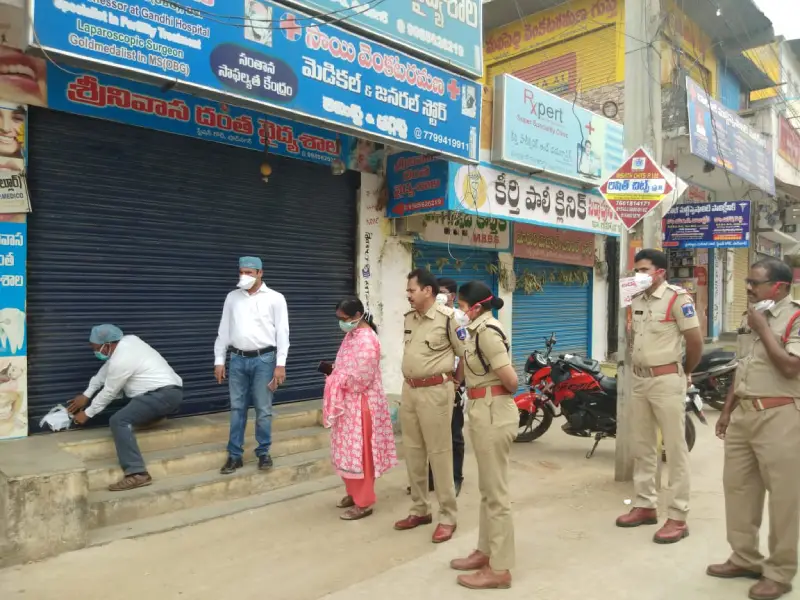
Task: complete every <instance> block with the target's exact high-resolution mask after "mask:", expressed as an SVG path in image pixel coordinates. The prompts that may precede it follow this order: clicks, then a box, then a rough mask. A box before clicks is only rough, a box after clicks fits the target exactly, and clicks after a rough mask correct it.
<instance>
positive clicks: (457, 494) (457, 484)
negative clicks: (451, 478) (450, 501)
mask: <svg viewBox="0 0 800 600" xmlns="http://www.w3.org/2000/svg"><path fill="white" fill-rule="evenodd" d="M463 482H464V480H463V479H462V480H461V481H456V498H458V496H459V494H461V484H462V483H463Z"/></svg>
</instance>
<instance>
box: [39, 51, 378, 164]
mask: <svg viewBox="0 0 800 600" xmlns="http://www.w3.org/2000/svg"><path fill="white" fill-rule="evenodd" d="M47 95H48V107H49V108H51V109H53V110H60V111H64V112H69V113H73V114H78V115H83V116H86V117H95V118H98V119H105V120H108V121H116V122H117V123H124V124H126V125H135V126H138V127H144V128H147V129H152V130H155V131H163V132H165V133H173V134H177V135H185V136H188V137H193V138H198V139H204V140H210V141H214V142H220V143H223V144H228V145H231V146H237V147H239V148H247V149H250V150H258V151H260V152H263V151H264V140H266V139H269V152H270V154H276V155H279V156H288V157H291V158H299V159H302V160H306V161H309V162H314V163H319V164H325V165H329V164H331V163H332V162H333V161H334V160H336V159H337V158H338V159H340V160H342V161H343V162H344V163H345V165H346V166H347V168H349V169H353V170H356V171H364V172H374V171H375V170H376V167H377V166H379V165H380V163H381V162H382V160H383V147H382V145H381V144H375V143H374V142H369V141H366V140H363V139H358V138H355V137H353V136H349V135H337V134H336V133H334V132H332V131H327V130H325V129H321V128H319V127H313V126H311V125H305V124H302V123H296V122H294V121H289V120H287V119H281V118H279V117H267V116H264V114H263V113H259V112H256V111H253V110H248V109H244V108H238V107H236V106H231V105H229V104H224V103H220V102H214V101H213V100H205V99H203V98H197V97H195V96H190V95H189V94H183V93H180V92H174V91H161V89H160V88H159V87H157V86H154V85H150V84H145V83H138V82H135V81H129V80H127V79H122V78H121V77H114V76H111V75H105V74H101V73H95V72H91V71H80V70H76V69H73V68H71V69H70V70H69V72H67V71H64V70H62V69H59V68H58V67H56V66H55V65H52V64H50V65H49V66H48V69H47Z"/></svg>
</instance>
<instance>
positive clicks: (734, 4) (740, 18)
mask: <svg viewBox="0 0 800 600" xmlns="http://www.w3.org/2000/svg"><path fill="white" fill-rule="evenodd" d="M682 9H683V12H685V13H686V16H687V17H689V18H690V19H691V20H692V21H694V22H695V23H697V25H699V26H700V29H702V30H703V31H704V32H706V33H707V34H708V35H709V37H711V40H712V42H714V43H715V45H719V46H720V47H722V48H725V49H726V50H728V51H731V52H732V51H734V50H736V51H738V52H743V51H745V50H750V49H751V48H758V47H759V46H763V45H764V44H768V43H770V42H772V41H773V40H774V38H775V31H774V30H773V28H772V21H770V20H769V19H768V18H767V17H766V16H765V15H764V13H763V12H761V11H760V10H759V8H758V7H757V6H756V4H755V2H753V0H716V1H715V2H710V1H708V0H700V1H698V2H686V3H684V4H683V5H682ZM718 9H719V10H720V11H721V13H720V15H719V16H717V10H718Z"/></svg>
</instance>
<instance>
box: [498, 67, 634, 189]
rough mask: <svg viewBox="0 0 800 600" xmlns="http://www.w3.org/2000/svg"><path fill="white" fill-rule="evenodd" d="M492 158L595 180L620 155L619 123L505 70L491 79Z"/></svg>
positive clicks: (596, 182)
mask: <svg viewBox="0 0 800 600" xmlns="http://www.w3.org/2000/svg"><path fill="white" fill-rule="evenodd" d="M494 89H495V91H494V94H495V96H494V101H493V106H494V117H493V121H494V126H493V128H492V136H493V137H492V162H493V163H497V164H501V165H504V166H506V167H509V168H511V169H515V170H519V171H522V172H525V173H539V172H544V173H547V174H549V175H554V176H556V177H558V178H560V179H566V180H569V181H574V182H577V183H579V184H581V185H585V186H598V185H600V184H601V183H602V182H603V181H604V180H605V179H606V178H608V176H609V175H611V173H613V172H614V171H615V170H616V169H617V168H619V166H620V165H621V164H622V163H623V161H624V159H625V150H624V136H623V130H622V126H621V125H619V124H618V123H615V122H614V121H612V120H610V119H606V118H605V117H601V116H600V115H597V114H595V113H593V112H590V111H588V110H586V109H583V108H580V107H579V106H574V105H573V103H572V102H569V101H567V100H563V99H561V98H559V97H558V96H556V95H554V94H551V93H550V92H546V91H545V90H543V89H541V88H538V87H536V86H535V85H531V84H530V83H526V82H524V81H522V80H521V79H517V78H516V77H513V76H511V75H505V74H504V75H498V76H497V77H495V81H494Z"/></svg>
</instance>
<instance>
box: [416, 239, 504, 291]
mask: <svg viewBox="0 0 800 600" xmlns="http://www.w3.org/2000/svg"><path fill="white" fill-rule="evenodd" d="M487 265H497V253H496V252H490V251H488V250H478V249H474V248H464V247H456V246H450V247H449V248H448V247H447V246H433V245H428V244H415V245H414V266H415V267H416V268H423V269H428V270H429V271H430V272H431V273H433V274H434V275H435V276H436V277H437V278H442V277H448V278H450V279H455V280H456V282H457V283H458V285H462V284H464V283H467V282H468V281H481V282H483V283H485V284H486V285H487V286H489V289H490V290H492V294H494V295H497V276H496V275H495V274H494V273H493V272H492V271H493V268H492V267H488V268H487Z"/></svg>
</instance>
